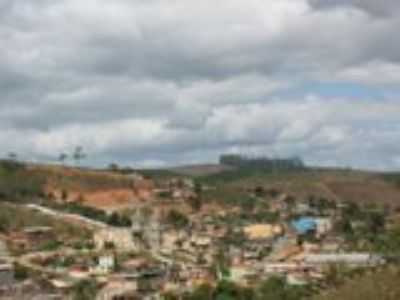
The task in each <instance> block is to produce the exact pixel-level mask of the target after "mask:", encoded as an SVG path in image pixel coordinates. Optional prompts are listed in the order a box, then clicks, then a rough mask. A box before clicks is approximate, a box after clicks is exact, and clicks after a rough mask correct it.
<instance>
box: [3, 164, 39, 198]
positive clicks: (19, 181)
mask: <svg viewBox="0 0 400 300" xmlns="http://www.w3.org/2000/svg"><path fill="white" fill-rule="evenodd" d="M44 183H45V176H44V175H43V174H40V173H33V172H30V171H29V170H28V169H27V168H26V166H25V165H23V164H21V163H18V162H15V161H0V200H2V201H4V200H8V201H16V202H23V201H34V199H35V198H38V197H40V196H42V195H43V187H44Z"/></svg>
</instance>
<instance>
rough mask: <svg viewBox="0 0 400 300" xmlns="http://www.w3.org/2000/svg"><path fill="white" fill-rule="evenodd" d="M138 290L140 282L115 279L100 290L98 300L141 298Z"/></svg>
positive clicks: (135, 299)
mask: <svg viewBox="0 0 400 300" xmlns="http://www.w3.org/2000/svg"><path fill="white" fill-rule="evenodd" d="M137 290H138V283H137V282H136V281H131V280H130V281H127V280H123V279H113V280H110V281H109V282H108V283H107V285H106V286H105V287H104V288H103V289H101V290H100V292H99V293H98V295H97V297H96V300H117V299H118V300H140V299H142V298H141V297H140V295H139V294H138V293H137Z"/></svg>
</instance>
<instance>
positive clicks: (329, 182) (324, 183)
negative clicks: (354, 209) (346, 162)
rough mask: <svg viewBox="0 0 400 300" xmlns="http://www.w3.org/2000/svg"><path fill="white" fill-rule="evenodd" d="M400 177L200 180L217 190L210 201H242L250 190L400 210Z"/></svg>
mask: <svg viewBox="0 0 400 300" xmlns="http://www.w3.org/2000/svg"><path fill="white" fill-rule="evenodd" d="M399 178H400V176H399V177H393V176H390V177H386V176H383V175H381V174H374V173H368V172H359V171H348V170H313V171H310V170H309V171H287V172H279V173H272V172H267V171H262V170H251V169H248V170H246V169H244V170H243V169H242V170H235V171H225V172H221V173H219V174H213V175H209V176H204V177H200V178H199V179H198V180H199V181H200V182H202V183H203V184H206V185H210V186H213V187H215V190H211V191H210V192H208V193H207V195H206V196H207V198H208V199H223V198H229V197H242V196H244V195H246V194H248V193H247V192H246V190H247V189H249V188H255V187H256V186H263V187H264V188H275V189H278V190H280V191H282V192H285V193H287V194H292V195H294V196H296V198H297V199H307V198H308V197H309V196H310V195H314V196H317V197H324V198H327V199H331V200H341V201H355V202H359V203H375V204H383V205H392V206H396V207H400V184H398V181H396V180H398V179H399Z"/></svg>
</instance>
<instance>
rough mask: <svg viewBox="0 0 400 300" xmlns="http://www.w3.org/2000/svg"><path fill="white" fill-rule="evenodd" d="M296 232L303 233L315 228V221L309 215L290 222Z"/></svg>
mask: <svg viewBox="0 0 400 300" xmlns="http://www.w3.org/2000/svg"><path fill="white" fill-rule="evenodd" d="M292 226H293V227H294V229H295V230H296V231H297V233H300V234H304V233H307V232H309V231H312V230H315V229H316V228H317V222H316V221H315V219H314V218H311V217H302V218H299V219H297V220H295V221H293V222H292Z"/></svg>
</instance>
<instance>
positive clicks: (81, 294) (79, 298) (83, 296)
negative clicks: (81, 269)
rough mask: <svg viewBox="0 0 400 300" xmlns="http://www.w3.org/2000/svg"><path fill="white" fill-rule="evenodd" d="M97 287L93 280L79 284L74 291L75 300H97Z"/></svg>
mask: <svg viewBox="0 0 400 300" xmlns="http://www.w3.org/2000/svg"><path fill="white" fill-rule="evenodd" d="M97 290H98V289H97V285H96V283H95V282H94V281H93V280H84V281H81V282H79V283H78V284H77V285H76V286H75V287H74V289H73V298H72V299H73V300H92V299H95V298H96V294H97Z"/></svg>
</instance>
